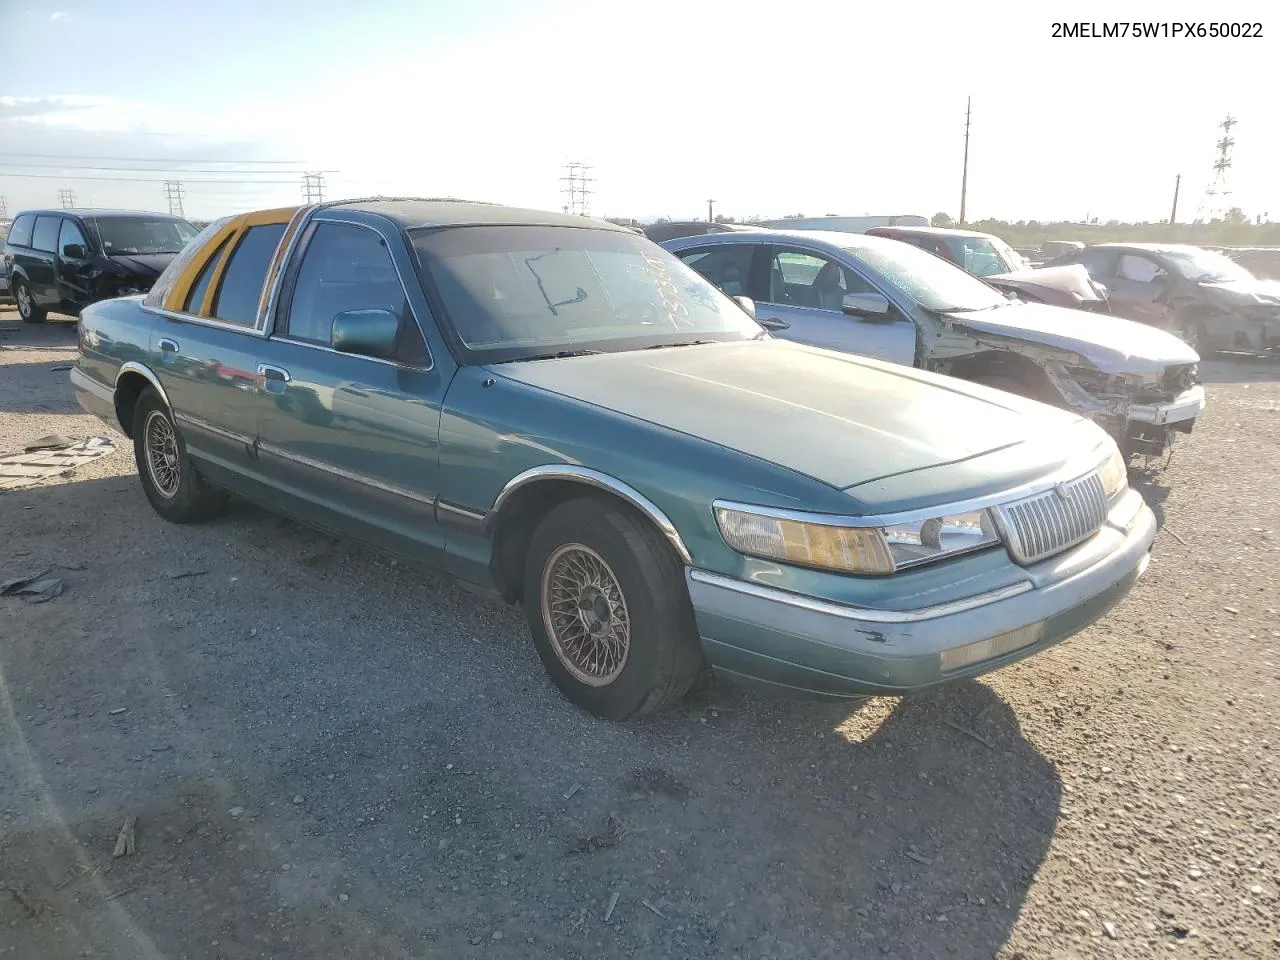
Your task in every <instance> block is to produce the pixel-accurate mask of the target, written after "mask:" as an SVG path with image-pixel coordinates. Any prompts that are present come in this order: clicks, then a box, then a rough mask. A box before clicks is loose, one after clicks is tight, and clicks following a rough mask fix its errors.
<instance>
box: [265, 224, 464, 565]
mask: <svg viewBox="0 0 1280 960" xmlns="http://www.w3.org/2000/svg"><path fill="white" fill-rule="evenodd" d="M396 239H397V240H398V238H396ZM299 250H300V257H301V259H300V261H297V265H296V267H292V266H291V267H290V274H289V275H288V276H287V277H286V281H285V288H284V292H283V296H282V297H281V300H280V306H279V309H278V311H277V314H276V321H275V330H274V332H273V334H272V336H271V337H270V338H269V339H267V340H266V341H265V342H264V343H263V344H262V360H261V365H260V366H259V368H258V374H259V377H258V383H259V387H260V389H261V390H262V391H263V393H262V406H261V414H260V419H259V423H260V441H259V445H258V456H259V459H260V461H261V464H262V469H263V471H264V473H265V474H266V476H267V477H268V478H269V480H270V483H271V485H272V487H273V488H274V489H275V490H276V492H277V493H278V494H279V495H280V496H282V498H284V499H283V500H282V502H281V504H280V505H281V506H282V507H284V508H285V509H286V510H289V511H290V512H293V513H296V514H299V515H301V516H303V517H305V518H310V519H313V520H314V521H315V522H318V523H321V524H322V525H325V526H328V527H330V528H335V529H337V530H338V532H341V533H347V534H349V535H352V536H356V537H358V538H359V539H362V540H366V541H371V542H373V543H374V544H375V545H377V546H381V547H384V548H387V549H391V550H394V551H397V552H399V553H403V554H408V555H417V556H421V555H422V554H423V550H424V548H426V551H428V552H431V551H441V550H443V547H444V536H443V534H442V532H441V528H440V527H439V526H438V525H437V524H436V522H435V496H436V490H437V489H438V488H437V485H436V480H437V471H438V461H439V441H440V406H441V403H442V401H443V399H444V392H445V388H446V387H447V386H448V380H447V369H441V368H439V367H436V366H435V365H433V363H432V359H431V356H430V354H429V352H428V349H427V345H426V341H425V339H424V337H423V334H422V328H421V327H420V326H419V323H418V320H419V318H418V317H416V316H415V312H414V309H413V308H411V307H410V304H409V299H408V295H407V293H406V291H405V288H404V286H403V284H402V282H401V280H400V276H399V274H398V273H397V270H396V265H395V261H394V260H393V257H392V253H391V251H390V249H389V247H388V241H387V240H386V238H385V237H384V236H383V235H382V234H381V233H380V232H378V231H377V230H375V229H373V228H372V227H370V226H366V225H363V224H354V223H347V222H336V221H325V220H323V219H322V216H321V218H317V220H316V221H314V222H313V223H312V224H311V226H309V227H308V228H307V233H306V235H304V236H303V237H302V242H301V245H300V248H299ZM297 256H299V255H295V260H297ZM418 309H419V310H421V309H422V306H421V305H419V307H418ZM359 310H386V311H390V312H392V313H393V314H395V315H396V316H397V317H398V318H399V319H400V332H399V334H398V338H397V342H396V345H395V348H394V351H393V353H392V354H391V355H390V356H385V357H374V356H363V355H359V354H355V353H348V352H342V351H340V350H338V349H335V347H334V343H333V340H332V332H333V328H334V319H335V318H336V317H337V316H338V315H339V314H343V313H347V312H349V311H359ZM422 319H423V320H425V321H427V322H429V320H430V318H425V317H424V318H422Z"/></svg>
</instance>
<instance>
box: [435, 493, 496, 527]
mask: <svg viewBox="0 0 1280 960" xmlns="http://www.w3.org/2000/svg"><path fill="white" fill-rule="evenodd" d="M486 519H487V515H486V514H485V513H484V512H483V511H480V510H472V509H471V508H469V507H464V506H462V505H460V504H457V503H450V502H449V501H448V500H436V522H437V523H442V524H444V525H446V526H450V527H456V528H457V529H458V530H461V531H463V532H466V533H472V534H475V535H477V536H484V535H485V532H486V525H485V520H486Z"/></svg>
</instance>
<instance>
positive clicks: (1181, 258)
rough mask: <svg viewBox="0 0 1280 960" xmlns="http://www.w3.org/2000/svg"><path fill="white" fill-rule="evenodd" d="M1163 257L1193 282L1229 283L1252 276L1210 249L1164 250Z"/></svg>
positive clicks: (1227, 258) (1228, 258)
mask: <svg viewBox="0 0 1280 960" xmlns="http://www.w3.org/2000/svg"><path fill="white" fill-rule="evenodd" d="M1162 253H1163V255H1164V258H1165V259H1166V260H1168V261H1169V262H1170V263H1171V264H1172V265H1173V269H1174V270H1176V271H1178V273H1179V274H1181V275H1182V277H1183V278H1185V279H1187V280H1190V281H1192V282H1193V283H1230V282H1232V281H1233V280H1253V279H1254V276H1253V274H1252V273H1250V272H1249V271H1248V270H1246V269H1245V268H1244V267H1242V266H1240V264H1238V263H1236V262H1235V261H1234V260H1232V259H1231V258H1230V257H1228V256H1226V255H1225V254H1221V253H1214V252H1213V251H1212V250H1194V249H1193V250H1165V251H1162Z"/></svg>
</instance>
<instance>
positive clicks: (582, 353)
mask: <svg viewBox="0 0 1280 960" xmlns="http://www.w3.org/2000/svg"><path fill="white" fill-rule="evenodd" d="M602 352H603V351H601V350H557V351H556V352H555V353H540V354H537V355H536V356H532V357H512V358H511V359H510V360H507V361H505V362H506V363H513V362H515V361H519V360H561V359H563V358H565V357H588V356H591V355H592V354H596V353H602Z"/></svg>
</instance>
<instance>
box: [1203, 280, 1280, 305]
mask: <svg viewBox="0 0 1280 960" xmlns="http://www.w3.org/2000/svg"><path fill="white" fill-rule="evenodd" d="M1200 288H1201V289H1202V290H1212V291H1213V292H1214V293H1219V294H1223V295H1224V296H1226V297H1227V298H1228V299H1230V300H1235V301H1237V302H1239V301H1244V302H1247V303H1256V304H1265V305H1267V306H1275V305H1276V304H1280V281H1276V280H1231V281H1229V282H1227V283H1201V284H1200Z"/></svg>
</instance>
